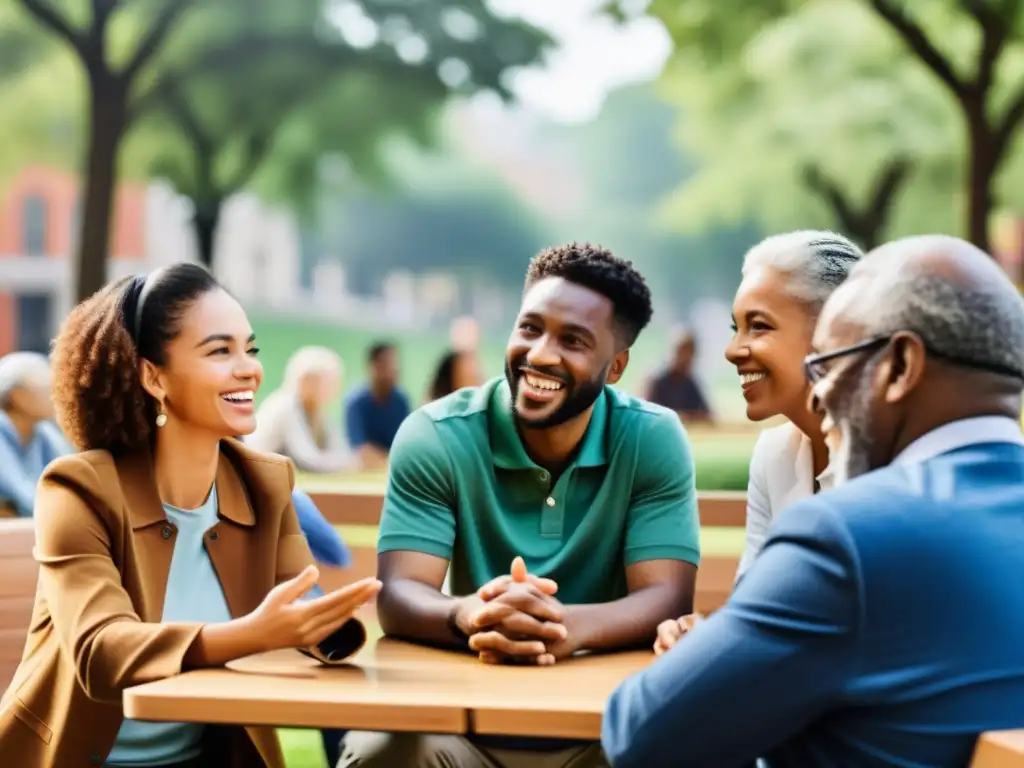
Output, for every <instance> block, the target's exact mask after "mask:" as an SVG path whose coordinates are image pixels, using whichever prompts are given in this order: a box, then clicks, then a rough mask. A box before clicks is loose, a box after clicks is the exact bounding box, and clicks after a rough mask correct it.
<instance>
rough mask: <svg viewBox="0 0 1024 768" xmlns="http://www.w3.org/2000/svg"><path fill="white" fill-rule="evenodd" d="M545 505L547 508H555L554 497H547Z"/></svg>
mask: <svg viewBox="0 0 1024 768" xmlns="http://www.w3.org/2000/svg"><path fill="white" fill-rule="evenodd" d="M547 504H548V506H549V507H553V506H555V497H554V496H548V502H547Z"/></svg>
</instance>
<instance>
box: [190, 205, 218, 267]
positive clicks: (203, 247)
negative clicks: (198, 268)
mask: <svg viewBox="0 0 1024 768" xmlns="http://www.w3.org/2000/svg"><path fill="white" fill-rule="evenodd" d="M222 202H223V201H221V200H213V201H208V202H205V203H198V202H197V203H196V204H195V205H196V212H195V213H194V214H193V215H192V226H193V228H194V229H195V233H196V244H197V246H198V249H199V261H200V262H201V263H202V264H203V266H205V267H206V268H207V269H212V267H213V255H214V254H213V240H214V237H215V236H216V235H217V225H218V224H219V223H220V210H221V205H222Z"/></svg>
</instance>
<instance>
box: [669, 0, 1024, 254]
mask: <svg viewBox="0 0 1024 768" xmlns="http://www.w3.org/2000/svg"><path fill="white" fill-rule="evenodd" d="M650 11H651V12H652V13H654V14H655V15H656V16H658V17H659V18H660V19H661V20H662V21H663V22H664V23H665V24H666V27H667V28H668V30H669V32H670V34H671V36H672V38H673V40H674V41H675V43H676V45H677V53H676V55H675V56H674V57H673V60H672V62H671V64H670V66H669V68H668V70H667V71H666V73H665V76H664V79H663V86H664V88H663V93H664V95H665V98H667V99H668V100H669V101H670V102H671V103H672V104H674V105H675V106H676V107H677V108H678V109H679V110H680V112H681V118H680V128H679V141H680V145H681V146H682V147H684V148H685V149H686V150H688V151H690V152H692V153H694V154H695V155H696V156H697V158H698V159H699V160H701V161H702V171H701V172H700V173H698V174H697V175H696V176H695V177H694V178H692V179H691V180H690V181H689V182H688V183H687V184H685V185H683V186H682V187H681V188H680V189H679V190H678V191H677V193H676V194H675V195H674V196H673V197H672V199H671V200H670V201H669V202H668V204H667V206H666V211H667V213H668V215H669V216H670V218H671V219H672V220H673V221H675V222H677V223H678V224H680V225H681V226H682V227H683V228H684V229H688V230H698V231H699V230H703V229H706V228H707V227H708V226H711V225H713V223H714V222H717V221H723V220H724V221H734V220H737V219H741V218H743V217H745V216H748V215H754V216H756V217H757V219H758V220H759V221H761V222H762V223H763V225H764V226H765V227H766V228H768V229H772V230H777V229H785V228H791V227H794V226H802V227H803V226H836V222H837V219H838V220H841V219H842V217H837V206H836V205H835V199H836V198H837V197H839V198H842V199H843V200H844V201H845V202H846V203H847V204H848V205H849V206H850V207H852V208H854V209H856V208H860V209H862V210H866V209H870V206H871V203H872V200H873V199H874V201H875V202H876V203H877V204H878V205H882V203H886V204H888V205H889V206H890V207H891V213H892V216H891V217H890V219H889V220H887V221H881V222H876V223H880V224H881V225H882V228H883V229H884V230H885V231H884V234H886V235H888V236H898V235H900V234H904V233H908V232H919V231H922V230H929V231H945V232H964V231H965V230H966V229H967V227H966V225H967V223H968V222H967V219H966V218H965V214H966V213H967V212H968V210H970V211H972V217H971V221H970V227H969V229H970V233H971V236H972V237H973V238H974V239H975V240H976V241H978V242H979V244H982V245H984V242H983V241H984V236H983V234H980V233H979V226H978V221H979V218H978V215H977V214H978V212H979V211H981V214H982V218H981V219H980V220H981V221H983V220H984V215H986V214H987V213H988V211H987V206H988V205H989V203H988V198H987V196H986V195H985V194H984V193H979V192H978V190H979V188H978V187H977V186H975V187H974V189H973V191H974V192H975V194H974V195H973V196H972V197H971V199H970V204H969V206H968V205H967V197H968V196H967V194H966V193H965V179H966V175H967V172H968V171H969V170H970V171H971V172H972V173H975V174H978V173H980V174H981V177H979V178H985V179H987V178H988V176H989V175H992V176H993V177H994V181H995V186H996V190H997V191H998V193H999V196H1000V197H1001V199H1002V200H1003V201H1004V202H1008V203H1011V204H1014V205H1019V204H1020V203H1021V202H1022V200H1024V195H1022V192H1021V190H1020V185H1019V184H1017V183H1016V182H1015V179H1016V171H1015V169H1017V168H1018V166H1019V165H1020V164H1021V163H1022V162H1024V161H1022V160H1021V159H1020V158H1019V154H1020V153H1019V152H1018V151H1017V150H1016V147H1013V151H1012V153H1011V154H1010V155H1009V156H1007V157H1006V158H1002V157H999V158H998V160H999V161H1002V160H1004V159H1005V160H1006V162H1005V163H1002V166H1000V164H999V162H997V163H996V164H995V166H994V168H993V169H992V170H989V169H988V168H987V167H986V162H987V161H986V160H984V156H985V153H986V151H987V150H986V147H988V148H993V149H995V150H996V151H998V147H1000V146H1001V142H1002V138H1001V132H1002V133H1003V134H1006V135H1011V136H1012V135H1015V132H1016V129H1017V124H1016V122H1014V120H1012V119H1011V118H1013V117H1014V115H1015V114H1021V113H1024V90H1022V89H1021V88H1020V85H1019V84H1020V81H1021V76H1022V75H1024V35H1022V30H1024V4H1021V3H1020V2H1017V1H1016V0H1006V2H976V3H975V2H972V3H963V2H954V0H945V1H942V2H939V1H936V2H931V3H920V2H915V3H910V2H907V0H769V2H765V3H759V4H756V5H751V4H747V3H740V2H737V0H691V1H690V2H687V3H677V2H673V1H672V0H654V1H653V2H652V3H651V5H650ZM972 94H974V95H972ZM972 104H980V105H981V107H980V109H981V112H982V113H983V114H985V115H986V116H987V119H988V121H989V125H988V127H987V128H986V129H985V132H983V133H980V134H977V135H976V136H974V137H973V140H974V142H975V144H974V147H973V149H972V150H971V153H972V154H971V155H970V156H968V147H969V146H970V145H969V143H968V135H967V133H966V131H965V118H966V117H968V116H969V115H970V112H971V110H972V109H975V107H974V106H972ZM1015 106H1016V107H1017V108H1018V109H1020V112H1019V113H1018V112H1016V111H1015V109H1014V107H1015ZM1014 119H1019V118H1014ZM1011 143H1012V142H1011ZM979 147H980V149H979ZM989 154H991V153H989ZM979 157H981V158H982V160H979V159H978V158H979ZM904 163H906V164H907V168H908V169H909V174H908V175H907V177H906V179H904V180H902V183H901V184H899V185H898V187H899V189H898V194H896V195H893V199H892V200H891V201H887V200H885V199H884V196H883V195H882V190H884V184H883V182H884V181H885V180H886V174H887V173H888V172H890V171H891V170H892V169H893V168H894V167H895V166H898V165H900V164H904ZM993 171H994V173H993ZM815 176H817V178H818V179H819V181H820V180H822V179H823V180H825V181H826V182H828V183H827V184H825V185H822V184H818V185H816V186H815V187H814V188H811V187H809V185H808V180H809V179H813V178H814V177H815ZM988 183H989V182H988V181H985V182H984V184H985V186H986V187H987V185H988ZM822 189H824V190H825V191H826V192H828V193H829V194H828V195H823V194H822ZM882 207H884V206H882Z"/></svg>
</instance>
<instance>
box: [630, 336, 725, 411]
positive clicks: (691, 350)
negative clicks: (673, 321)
mask: <svg viewBox="0 0 1024 768" xmlns="http://www.w3.org/2000/svg"><path fill="white" fill-rule="evenodd" d="M672 350H673V352H672V361H671V362H670V363H669V364H668V366H666V367H665V369H664V370H662V371H660V372H658V373H655V374H654V375H653V376H652V377H651V379H650V381H648V383H647V392H646V393H645V394H644V397H645V398H646V399H647V400H650V401H651V402H652V403H657V404H658V405H661V406H664V407H665V408H668V409H670V410H673V411H675V412H676V413H678V414H679V418H681V419H682V420H683V421H684V422H687V423H690V424H710V423H711V422H712V421H713V419H712V416H711V408H710V407H708V402H707V400H706V399H705V397H704V393H703V392H702V391H701V388H700V387H699V386H698V384H697V382H696V381H695V380H694V378H693V359H694V357H695V356H696V354H697V340H696V339H695V338H694V336H693V332H692V331H690V330H689V329H688V328H684V329H682V330H680V331H679V332H678V333H677V335H676V339H675V341H674V343H673V345H672Z"/></svg>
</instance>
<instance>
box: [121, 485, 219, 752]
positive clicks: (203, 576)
mask: <svg viewBox="0 0 1024 768" xmlns="http://www.w3.org/2000/svg"><path fill="white" fill-rule="evenodd" d="M164 512H165V513H166V514H167V519H168V521H170V522H171V523H173V524H174V525H175V527H177V529H178V531H177V534H176V537H175V540H174V554H173V555H172V556H171V568H170V571H169V573H168V575H167V593H166V595H165V596H164V611H163V615H162V617H161V620H162V621H164V622H174V621H198V622H202V623H204V624H219V623H223V622H226V621H231V611H230V610H229V609H228V604H227V600H225V598H224V591H223V590H222V589H221V586H220V579H218V578H217V573H216V571H214V569H213V563H212V562H210V556H209V554H208V553H207V552H206V546H205V544H204V540H203V537H204V536H205V535H206V532H207V531H208V530H210V528H212V527H213V526H214V525H216V524H217V488H216V486H214V488H213V490H212V491H210V496H209V498H208V499H207V500H206V502H205V503H204V504H203V506H202V507H200V508H199V509H195V510H191V511H187V510H183V509H178V508H177V507H172V506H170V505H169V504H165V505H164ZM202 736H203V726H202V725H201V724H197V723H149V722H142V721H140V720H131V719H128V718H126V719H125V720H124V722H123V723H122V724H121V730H120V731H118V734H117V741H115V742H114V749H113V750H112V751H111V752H110V755H109V756H108V757H107V765H108V766H110V767H111V768H113V766H129V765H132V766H138V765H165V764H168V763H179V762H185V761H186V760H191V759H193V758H195V757H196V756H198V755H199V753H200V750H201V748H202V745H201V743H200V741H201V739H202Z"/></svg>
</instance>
